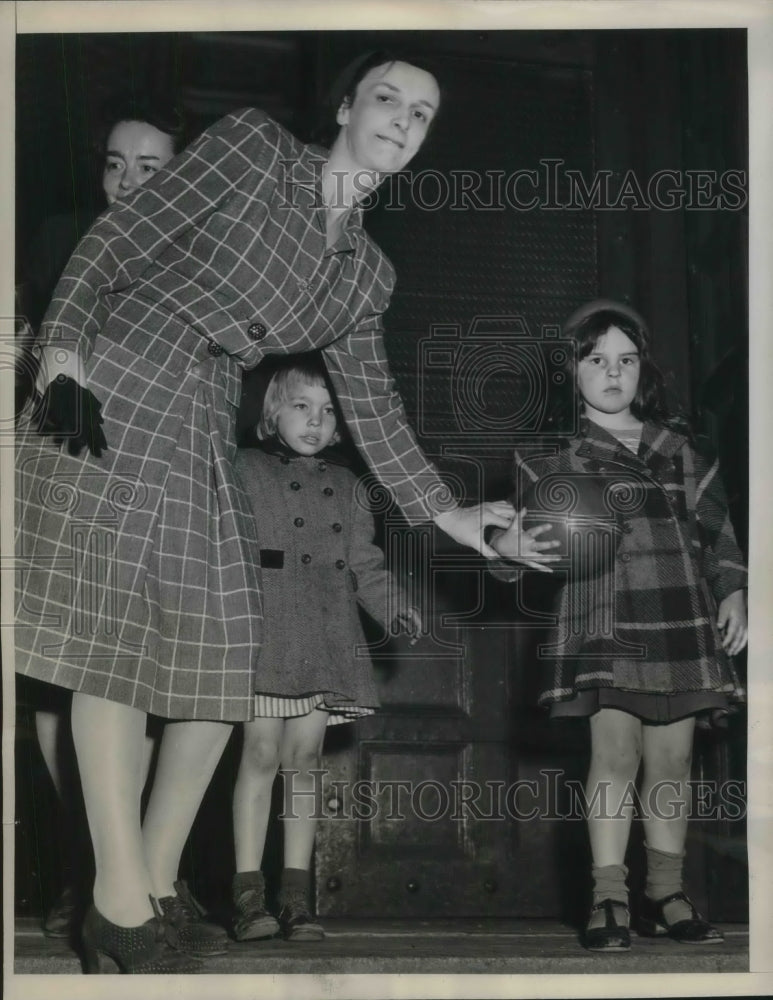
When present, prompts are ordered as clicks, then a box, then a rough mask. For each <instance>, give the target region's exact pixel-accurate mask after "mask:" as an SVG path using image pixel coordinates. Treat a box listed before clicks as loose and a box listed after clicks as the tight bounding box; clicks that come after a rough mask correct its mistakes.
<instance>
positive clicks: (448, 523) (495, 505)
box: [435, 500, 515, 559]
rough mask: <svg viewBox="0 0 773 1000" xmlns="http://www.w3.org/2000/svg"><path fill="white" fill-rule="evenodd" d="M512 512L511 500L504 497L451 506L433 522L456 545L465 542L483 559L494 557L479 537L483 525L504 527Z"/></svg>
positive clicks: (482, 538)
mask: <svg viewBox="0 0 773 1000" xmlns="http://www.w3.org/2000/svg"><path fill="white" fill-rule="evenodd" d="M514 516H515V511H514V510H513V506H512V504H510V503H508V502H507V500H496V501H493V502H491V503H480V504H477V505H476V506H475V507H454V508H453V510H446V511H444V512H443V513H442V514H438V515H437V517H435V524H436V525H437V526H438V528H440V530H441V531H445V533H446V534H447V535H450V536H451V538H453V539H454V541H456V542H459V544H460V545H469V547H470V548H471V549H475V550H476V551H477V552H480V554H481V555H484V556H485V557H486V558H487V559H496V558H497V553H496V552H495V551H494V549H492V548H491V546H490V545H488V544H487V543H486V540H485V538H484V537H483V532H484V531H485V529H486V528H487V527H488V526H489V525H491V524H493V525H494V526H495V527H497V528H507V527H509V525H510V522H511V521H512V520H513V517H514Z"/></svg>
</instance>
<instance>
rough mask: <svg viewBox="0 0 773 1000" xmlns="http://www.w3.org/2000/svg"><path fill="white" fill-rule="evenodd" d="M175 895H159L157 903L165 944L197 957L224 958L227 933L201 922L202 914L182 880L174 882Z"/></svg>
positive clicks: (202, 920) (202, 909)
mask: <svg viewBox="0 0 773 1000" xmlns="http://www.w3.org/2000/svg"><path fill="white" fill-rule="evenodd" d="M174 889H175V893H176V895H174V896H163V897H162V898H161V899H159V901H158V905H159V906H160V908H161V913H162V919H163V922H164V924H165V925H166V927H167V928H168V931H169V933H168V934H167V938H168V940H169V943H170V944H171V945H172V946H173V947H175V948H179V949H180V950H181V951H184V952H187V954H189V955H196V956H198V957H199V958H207V957H208V956H210V955H224V954H225V953H226V952H227V951H228V934H227V933H226V931H225V928H224V927H219V926H218V925H217V924H213V923H210V922H209V921H208V920H206V919H205V917H206V912H205V910H204V908H203V907H202V906H201V904H200V903H198V902H197V901H196V900H195V899H194V898H193V894H192V893H191V891H190V889H189V888H188V885H187V883H186V882H184V881H182V880H181V881H179V882H175V883H174Z"/></svg>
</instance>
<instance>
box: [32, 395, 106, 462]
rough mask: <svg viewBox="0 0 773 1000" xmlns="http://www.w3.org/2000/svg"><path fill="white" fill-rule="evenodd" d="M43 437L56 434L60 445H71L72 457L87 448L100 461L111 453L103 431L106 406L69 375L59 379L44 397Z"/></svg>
mask: <svg viewBox="0 0 773 1000" xmlns="http://www.w3.org/2000/svg"><path fill="white" fill-rule="evenodd" d="M41 408H42V413H41V417H40V422H39V424H38V433H39V434H53V435H54V439H55V440H56V442H57V444H62V443H63V442H65V441H66V442H67V450H68V451H69V453H70V454H71V455H80V453H81V452H82V451H83V449H84V447H86V448H88V449H89V451H90V452H91V454H92V455H95V456H96V457H97V458H99V457H100V456H101V455H102V451H103V450H106V449H107V441H106V440H105V435H104V432H103V431H102V424H103V423H104V421H103V420H102V414H101V410H102V404H101V403H100V402H99V400H98V399H97V398H96V396H95V395H94V394H93V393H92V392H91V390H90V389H86V388H84V387H83V386H82V385H78V383H77V382H76V381H75V380H74V379H72V378H70V377H69V376H67V375H57V376H56V378H55V379H54V380H53V382H49V384H48V385H47V386H46V391H45V392H44V393H43V402H42V404H41Z"/></svg>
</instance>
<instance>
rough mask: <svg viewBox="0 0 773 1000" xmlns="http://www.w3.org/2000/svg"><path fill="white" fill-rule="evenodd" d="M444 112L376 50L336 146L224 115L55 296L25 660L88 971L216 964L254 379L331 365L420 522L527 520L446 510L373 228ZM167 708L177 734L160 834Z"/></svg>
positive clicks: (34, 462) (248, 568)
mask: <svg viewBox="0 0 773 1000" xmlns="http://www.w3.org/2000/svg"><path fill="white" fill-rule="evenodd" d="M438 105H439V90H438V86H437V83H436V81H435V79H434V77H433V76H432V75H431V74H430V73H427V72H426V71H424V70H422V69H420V68H419V67H417V66H415V65H413V64H411V63H409V62H405V61H401V60H399V59H395V58H393V57H391V56H389V55H386V54H384V53H378V54H376V55H372V56H370V57H368V58H367V59H365V60H361V61H360V62H359V63H358V64H357V65H356V66H355V67H354V69H353V71H352V72H351V74H350V76H349V78H348V80H347V85H346V86H344V87H342V97H341V100H340V103H339V104H338V107H337V109H336V121H337V124H338V126H339V132H338V134H337V136H336V138H335V140H334V142H333V145H332V147H331V149H330V151H329V152H328V151H327V150H323V149H319V148H316V147H311V146H306V145H303V144H302V143H300V142H298V140H297V139H295V138H294V137H293V136H292V135H290V134H289V133H288V132H287V131H286V130H285V129H283V128H281V127H280V126H279V125H278V124H277V123H276V122H274V121H272V120H271V119H270V118H268V117H267V116H266V115H265V114H263V113H261V112H259V111H257V110H255V109H251V108H250V109H245V110H241V111H237V112H234V113H233V114H230V115H227V116H226V117H225V118H224V119H222V120H221V121H219V122H217V123H216V124H215V125H213V126H212V127H211V128H209V129H207V130H206V131H205V132H204V133H203V134H202V135H201V136H200V137H199V138H198V139H197V140H196V141H195V142H194V143H192V144H191V145H190V146H189V147H188V148H187V149H186V150H185V151H183V153H181V154H180V155H179V156H178V157H175V158H174V159H173V160H172V161H171V162H170V163H169V164H168V165H167V166H166V167H165V168H164V169H163V170H160V171H159V172H158V173H157V174H156V175H155V176H154V177H153V178H151V179H150V180H149V181H148V182H147V184H145V185H144V186H143V187H141V188H139V189H138V190H137V191H135V192H134V193H133V194H132V195H130V196H129V197H128V198H126V199H124V200H119V201H118V202H116V204H115V205H113V206H111V208H110V209H109V210H108V211H106V212H105V213H104V214H103V215H102V216H100V218H99V219H98V220H97V221H96V222H95V224H94V225H93V226H92V228H91V229H90V230H89V232H88V233H87V234H86V236H85V237H84V238H83V240H81V242H80V244H79V245H78V247H77V248H76V250H75V253H74V254H73V256H72V258H71V260H70V262H69V264H68V266H67V268H66V270H65V272H64V274H63V276H62V278H61V280H60V282H59V284H58V285H57V288H56V291H55V294H54V298H53V301H52V303H51V306H50V308H49V310H48V312H47V314H46V317H45V320H44V323H43V326H42V330H41V333H40V336H39V340H38V351H39V353H40V356H41V362H42V364H41V375H40V380H39V389H40V392H41V394H42V406H41V410H40V411H39V413H40V412H42V418H41V419H40V422H39V425H38V421H37V420H36V421H35V422H34V423H32V424H31V425H30V426H28V427H27V428H26V429H25V430H23V431H22V432H21V433H20V435H19V447H18V451H17V497H18V514H17V524H18V531H17V552H16V567H17V571H18V579H19V586H18V588H17V595H18V601H17V614H16V620H15V641H16V657H15V658H16V667H17V669H18V670H19V671H20V672H22V673H25V674H28V675H29V676H32V677H36V678H38V679H40V680H44V681H48V682H50V683H54V684H58V685H60V686H61V687H65V688H69V689H70V690H72V691H73V692H74V696H73V703H72V729H73V737H74V742H75V748H76V753H77V757H78V767H79V773H80V779H81V784H82V787H83V793H84V799H85V803H86V811H87V814H88V820H89V828H90V832H91V837H92V842H93V846H94V853H95V859H96V880H95V884H94V905H93V907H92V909H91V910H90V911H89V913H88V914H87V917H86V921H85V925H84V930H83V938H84V946H85V954H86V958H87V967H88V969H89V971H98V970H103V969H105V968H107V967H109V966H111V965H113V964H117V966H118V967H119V968H120V969H121V970H122V971H123V972H169V971H180V970H185V969H195V968H196V963H195V962H192V961H191V960H190V959H189V958H187V957H186V956H184V955H183V952H182V951H176V950H175V948H174V946H180V947H181V948H187V949H188V950H189V951H190V952H192V953H205V954H206V953H209V952H210V951H211V950H212V936H211V934H210V933H209V932H206V933H205V932H203V931H201V930H200V924H199V923H198V913H197V910H196V908H195V907H193V906H192V905H191V901H190V899H189V898H188V897H187V896H184V895H180V893H179V891H178V886H179V883H178V884H176V878H177V871H178V867H179V862H180V857H181V854H182V850H183V847H184V845H185V842H186V840H187V837H188V834H189V831H190V828H191V825H192V823H193V819H194V817H195V815H196V812H197V810H198V808H199V805H200V803H201V799H202V797H203V794H204V791H205V790H206V787H207V784H208V783H209V780H210V777H211V775H212V774H213V772H214V770H215V767H216V765H217V762H218V760H219V758H220V755H221V753H222V750H223V748H224V746H225V744H226V742H227V740H228V737H229V735H230V731H231V723H233V722H236V721H248V720H249V719H251V718H252V715H253V710H254V709H253V706H254V692H255V686H256V679H257V669H258V663H257V660H258V652H259V649H260V643H261V601H260V567H259V558H258V542H257V537H256V534H255V527H254V524H253V521H252V517H251V513H250V510H249V504H248V501H247V497H246V495H245V494H244V491H243V489H242V487H241V485H240V483H239V480H238V478H237V476H236V475H235V474H234V471H233V460H234V458H235V454H236V441H235V433H234V431H235V419H236V411H237V407H238V404H239V397H240V391H241V375H242V372H243V370H244V369H248V368H253V367H255V366H256V365H257V364H258V362H259V361H260V360H261V358H262V357H263V356H265V355H266V354H277V353H279V354H282V353H298V352H300V351H304V350H311V349H315V348H322V350H323V353H324V356H325V361H326V365H327V368H328V370H329V372H330V377H331V380H332V381H333V384H334V386H335V390H336V394H337V397H338V400H339V403H340V405H341V408H342V410H343V412H344V417H345V419H346V421H347V424H348V425H349V428H350V430H351V433H352V437H353V439H354V442H355V444H356V446H357V447H358V448H360V449H361V451H362V453H363V455H364V457H365V459H366V461H367V462H368V464H369V465H370V467H371V468H372V469H373V471H374V473H375V474H376V475H377V476H378V478H379V479H380V480H381V481H382V482H383V483H384V484H385V486H386V487H387V488H388V489H390V490H391V491H392V492H393V494H394V496H395V498H396V500H397V502H398V504H399V505H400V506H401V508H402V510H403V512H404V513H405V515H406V517H407V518H408V519H409V521H411V522H418V521H425V520H433V521H434V522H435V523H436V524H437V525H438V526H439V527H440V528H441V529H443V530H445V531H447V532H448V533H449V534H451V535H452V537H454V538H456V540H457V541H460V542H462V543H463V544H469V545H472V546H474V547H475V548H477V549H479V550H480V551H482V552H484V553H485V554H486V555H489V556H491V555H493V554H494V553H493V551H492V550H490V549H489V548H488V546H487V545H486V544H485V543H484V541H483V538H482V531H483V528H484V527H485V525H486V524H497V525H500V526H506V525H507V524H509V522H510V520H511V518H512V509H511V508H510V506H509V505H508V504H506V503H504V502H503V503H501V504H487V505H483V506H482V507H474V508H467V509H464V510H462V509H461V508H459V507H458V506H453V505H448V503H447V501H448V496H447V490H446V489H445V487H444V484H443V482H442V480H440V479H439V477H438V476H437V474H436V472H435V470H434V468H433V467H432V466H431V465H430V464H429V463H428V462H427V460H426V458H425V456H424V455H423V453H422V451H421V450H420V448H419V447H418V445H417V444H416V441H415V438H414V436H413V433H412V431H411V430H410V428H409V425H408V421H407V419H406V416H405V412H404V409H403V407H402V404H401V401H400V399H399V397H398V396H397V394H396V392H395V390H394V386H393V381H392V378H391V375H390V372H389V367H388V364H387V360H386V353H385V350H384V343H383V328H382V315H383V313H384V311H385V310H386V308H387V306H388V304H389V298H390V295H391V292H392V287H393V285H394V271H393V269H392V266H391V264H390V263H389V261H388V260H387V259H386V258H385V257H384V255H383V254H382V253H381V252H380V250H379V249H378V247H376V246H375V244H374V243H373V242H372V241H371V240H370V239H369V238H368V237H367V235H366V234H365V232H364V230H363V228H362V224H361V215H362V209H361V201H362V199H363V198H365V197H366V196H367V194H368V193H369V192H370V191H372V190H374V189H375V188H376V187H377V186H378V184H379V183H380V182H381V181H382V180H383V178H384V177H385V176H386V175H388V174H391V173H393V172H395V171H398V170H401V169H403V168H404V167H405V166H406V165H407V163H408V162H409V161H410V160H411V158H412V157H413V155H414V154H415V153H416V152H417V150H418V149H419V147H420V146H421V144H422V142H423V141H424V138H425V136H426V133H427V129H428V128H429V125H430V122H431V121H432V118H433V116H434V114H435V113H436V111H437V109H438ZM30 415H31V414H30V412H28V413H27V414H25V415H23V416H27V417H30ZM38 426H39V429H40V431H41V432H42V435H43V436H38V435H37V434H36V433H35V431H36V429H37V427H38ZM444 504H445V506H443V505H444ZM148 712H150V713H153V714H155V715H158V716H161V717H163V718H166V719H168V720H174V724H168V725H167V726H166V730H165V732H164V736H163V740H162V744H161V748H160V753H159V758H158V762H157V768H156V775H155V781H154V787H153V790H152V794H151V797H150V801H149V804H148V807H147V810H146V813H145V817H144V821H143V824H142V827H141V825H140V775H141V761H142V746H143V736H144V731H145V721H146V714H147V713H148ZM170 925H173V928H172V929H173V933H170V932H169V928H170ZM215 945H216V947H218V948H219V947H221V944H220V943H219V942H217V941H216V942H215Z"/></svg>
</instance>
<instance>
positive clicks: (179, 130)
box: [92, 92, 186, 168]
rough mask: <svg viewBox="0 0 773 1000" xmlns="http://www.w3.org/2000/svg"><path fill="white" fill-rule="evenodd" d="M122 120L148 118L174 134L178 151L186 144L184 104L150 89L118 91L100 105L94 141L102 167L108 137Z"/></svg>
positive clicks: (93, 144) (143, 119) (154, 126)
mask: <svg viewBox="0 0 773 1000" xmlns="http://www.w3.org/2000/svg"><path fill="white" fill-rule="evenodd" d="M119 122H147V124H148V125H152V126H153V128H157V129H158V131H159V132H164V133H166V135H168V136H169V137H170V138H171V140H172V148H173V149H174V152H175V153H179V152H180V150H181V149H183V148H184V147H185V144H186V142H185V140H186V134H185V119H184V117H183V114H182V111H181V110H180V108H179V107H178V106H177V105H176V104H174V103H173V102H172V101H170V100H169V99H168V98H166V97H163V96H160V95H157V94H150V93H146V92H140V93H130V94H114V95H113V96H112V97H110V98H109V99H108V100H107V101H105V103H104V104H103V105H102V107H101V109H100V113H99V118H98V122H97V128H96V132H95V135H94V142H93V143H92V146H93V149H94V152H95V154H96V156H97V159H98V160H99V161H100V168H101V165H102V161H104V158H105V153H106V152H107V140H108V139H109V138H110V133H111V132H112V131H113V129H114V128H115V126H116V125H117V124H118V123H119Z"/></svg>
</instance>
